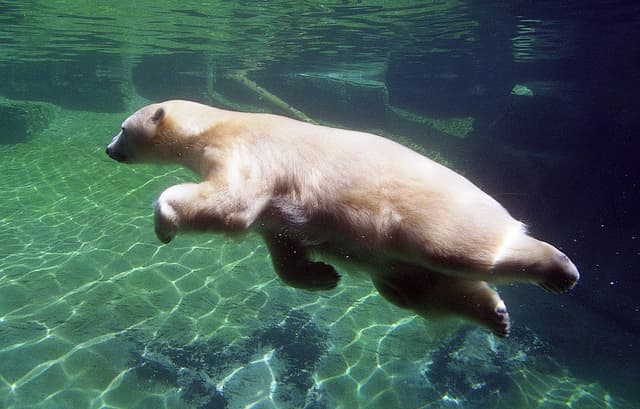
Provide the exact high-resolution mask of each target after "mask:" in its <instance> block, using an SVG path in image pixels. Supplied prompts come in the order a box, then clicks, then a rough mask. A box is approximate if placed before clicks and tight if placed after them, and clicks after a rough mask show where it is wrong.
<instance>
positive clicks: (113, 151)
mask: <svg viewBox="0 0 640 409" xmlns="http://www.w3.org/2000/svg"><path fill="white" fill-rule="evenodd" d="M106 153H107V155H109V157H110V158H111V159H114V160H117V161H118V162H126V161H127V158H126V156H125V155H123V154H122V153H121V152H119V151H118V150H116V149H113V148H112V147H111V146H107V150H106Z"/></svg>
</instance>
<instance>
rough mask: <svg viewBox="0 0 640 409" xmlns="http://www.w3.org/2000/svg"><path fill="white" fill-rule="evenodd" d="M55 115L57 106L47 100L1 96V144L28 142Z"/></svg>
mask: <svg viewBox="0 0 640 409" xmlns="http://www.w3.org/2000/svg"><path fill="white" fill-rule="evenodd" d="M54 116H55V108H54V107H53V105H51V104H48V103H46V102H35V101H13V100H9V99H6V98H0V129H2V134H0V144H13V143H21V142H26V141H27V140H28V138H29V136H31V135H32V134H34V133H36V132H39V131H41V130H43V129H44V128H46V127H47V126H48V125H49V123H50V122H51V120H52V119H53V118H54Z"/></svg>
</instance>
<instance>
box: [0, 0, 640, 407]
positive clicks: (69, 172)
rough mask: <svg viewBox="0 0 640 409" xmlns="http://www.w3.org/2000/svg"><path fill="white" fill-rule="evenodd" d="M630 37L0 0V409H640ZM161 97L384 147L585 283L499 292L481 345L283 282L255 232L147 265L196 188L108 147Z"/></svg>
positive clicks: (518, 23) (290, 12) (327, 8)
mask: <svg viewBox="0 0 640 409" xmlns="http://www.w3.org/2000/svg"><path fill="white" fill-rule="evenodd" d="M638 39H640V5H638V4H637V3H636V2H631V1H563V2H558V1H536V2H531V1H512V2H497V1H472V0H469V1H432V2H422V1H409V0H400V1H396V2H385V1H365V0H363V1H330V2H324V1H308V2H296V1H276V2H248V1H241V2H220V1H214V2H198V3H197V4H196V3H185V4H181V3H177V2H168V1H154V2H148V1H138V2H121V1H116V2H108V3H104V4H102V3H100V4H85V3H80V2H68V1H57V2H43V1H33V2H13V1H1V0H0V78H2V80H1V81H0V169H1V171H0V174H2V175H3V176H2V177H1V178H0V186H1V188H0V203H1V204H0V407H6V408H20V409H21V408H35V407H38V408H40V407H42V408H59V407H78V408H79V407H96V408H107V407H108V408H133V407H144V408H150V407H176V408H178V407H194V408H195V407H197V408H205V407H207V408H214V407H215V408H227V407H228V408H249V407H252V408H253V407H256V408H257V407H259V408H294V407H305V408H325V407H326V408H330V407H344V408H356V407H362V408H377V407H380V408H383V407H384V408H388V407H396V408H452V407H464V408H486V407H496V408H514V407H521V408H560V407H572V408H635V407H640V394H639V393H638V391H637V388H636V387H635V380H636V379H639V378H640V365H639V364H638V362H640V353H639V352H638V347H639V343H640V302H639V301H638V299H639V298H638V296H637V292H638V291H640V276H639V275H638V274H637V271H638V270H639V269H640V218H639V217H638V211H637V209H638V208H639V207H640V165H639V164H638V159H637V158H638V154H639V152H640V142H639V139H638V135H640V120H639V119H638V114H637V113H638V111H639V110H640V103H639V102H638V95H640V74H639V70H638V61H640V45H638ZM175 98H182V99H189V100H194V101H198V102H203V103H206V104H210V105H214V106H218V107H222V108H227V109H234V110H243V111H253V112H273V113H278V114H282V115H286V116H291V117H295V118H297V119H302V120H312V121H314V122H318V123H322V124H327V125H331V126H335V127H341V128H349V129H358V130H363V131H369V132H373V133H377V134H381V135H384V136H387V137H390V138H392V139H395V140H398V141H400V142H401V143H404V144H406V145H409V146H411V147H412V148H414V149H417V150H419V151H420V152H422V153H426V154H428V155H429V156H431V157H432V158H434V159H436V160H438V161H441V162H443V163H445V164H446V165H447V166H449V167H451V168H453V169H455V170H456V171H458V172H460V173H462V174H463V175H465V176H466V177H467V178H469V179H470V180H471V181H472V182H474V183H475V184H477V185H478V186H480V187H481V188H482V189H483V190H485V191H486V192H488V193H490V194H491V195H492V196H494V197H495V198H496V199H497V200H498V201H499V202H500V203H502V204H503V205H504V206H505V207H506V208H507V209H508V210H509V212H510V213H511V214H512V215H513V216H514V217H516V218H518V219H519V220H522V221H523V222H525V223H526V224H527V225H528V226H529V229H530V232H531V234H532V235H533V236H534V237H539V238H541V239H544V240H545V241H549V242H550V243H553V244H554V245H556V246H557V247H558V248H560V249H561V250H562V251H563V252H565V253H566V254H567V255H568V256H569V257H570V258H571V259H572V260H573V261H574V262H575V264H576V265H577V266H578V268H579V270H580V273H581V279H580V282H579V284H578V285H577V286H576V287H575V288H574V289H573V290H572V291H571V292H570V293H568V294H563V295H560V296H557V295H551V294H547V293H545V292H543V291H542V290H541V289H539V288H534V287H532V286H527V285H500V286H498V290H499V291H500V294H501V296H502V297H503V298H504V299H505V301H506V303H507V305H508V306H509V311H510V315H511V317H512V320H513V325H514V332H513V334H512V336H511V337H509V338H508V339H506V340H499V339H497V338H495V337H493V336H492V335H490V334H489V333H487V332H486V331H484V330H482V329H479V328H476V327H473V326H469V325H465V324H461V323H459V322H457V321H451V322H450V321H445V322H430V321H429V322H428V321H424V320H423V319H421V318H418V317H415V316H413V315H411V314H409V313H408V312H406V311H401V310H399V309H397V308H395V307H393V306H390V305H388V303H386V302H385V301H384V299H382V298H381V297H380V296H379V295H378V294H377V292H376V291H375V289H374V288H373V287H372V286H371V284H370V283H369V282H368V281H367V280H362V279H358V278H350V277H346V278H345V279H344V280H343V282H342V284H341V286H340V287H339V288H338V289H337V290H333V291H330V292H327V293H326V294H325V293H323V294H318V293H309V292H304V291H296V290H294V289H291V288H287V287H285V286H284V284H282V283H281V282H279V281H278V280H277V278H276V276H275V274H274V273H273V270H272V268H271V264H270V261H269V259H268V255H267V251H266V249H265V248H264V245H263V244H262V243H261V242H260V241H259V240H258V239H257V238H256V237H249V238H247V239H246V240H245V241H242V242H240V243H238V242H232V241H229V240H226V239H224V238H223V237H221V236H202V235H197V236H188V237H185V238H180V240H178V241H177V242H176V243H172V244H171V245H170V246H160V244H159V243H157V241H156V239H155V237H154V236H153V207H152V206H153V201H154V200H155V199H156V198H157V196H158V194H159V193H160V192H161V191H162V190H163V189H165V188H166V187H168V186H170V185H172V184H175V183H180V182H183V181H191V180H193V176H192V175H190V174H188V173H187V172H186V171H183V170H176V169H175V168H171V167H168V168H167V167H162V168H160V170H158V168H156V167H152V166H148V167H147V166H142V167H136V168H135V169H132V168H125V167H124V166H118V164H116V163H115V162H112V161H110V160H109V158H107V157H106V155H104V147H105V145H106V144H107V143H108V142H109V141H110V139H111V137H112V136H113V135H114V134H115V133H116V132H117V131H118V129H119V126H120V123H121V121H122V120H123V119H124V118H126V117H127V116H128V115H129V114H130V113H131V112H133V111H134V110H136V109H137V108H139V107H141V106H142V105H145V104H147V103H150V102H156V101H161V100H165V99H175ZM363 149H366V147H363Z"/></svg>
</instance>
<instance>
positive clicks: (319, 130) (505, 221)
mask: <svg viewBox="0 0 640 409" xmlns="http://www.w3.org/2000/svg"><path fill="white" fill-rule="evenodd" d="M107 154H108V155H109V156H110V157H111V158H113V159H115V160H117V161H120V162H124V163H162V162H164V163H167V162H170V163H177V164H181V165H184V166H186V167H187V168H189V169H191V170H192V171H193V172H195V173H196V174H198V175H200V177H201V178H202V182H201V183H184V184H179V185H176V186H172V187H170V188H168V189H166V190H165V191H164V192H162V194H161V195H160V197H159V199H158V201H157V203H156V207H155V231H156V234H157V236H158V238H159V239H160V241H161V242H163V243H168V242H170V241H171V240H172V239H173V238H174V237H175V235H176V234H177V233H178V232H188V231H211V232H223V233H227V234H237V233H243V232H247V231H254V232H256V233H258V234H259V235H260V236H261V237H262V238H263V239H264V241H265V243H266V245H267V248H268V249H269V253H270V255H271V260H272V263H273V267H274V269H275V271H276V272H277V274H278V275H279V277H280V278H281V279H282V281H283V282H284V283H286V284H288V285H291V286H293V287H298V288H303V289H308V290H328V289H332V288H334V287H336V285H337V284H338V281H339V279H340V276H339V275H338V273H337V272H336V269H335V268H334V267H333V266H334V265H336V266H340V268H341V269H347V270H348V269H352V270H355V271H359V272H364V273H366V275H367V276H368V277H369V278H370V279H371V280H372V281H373V284H374V285H375V287H376V288H377V289H378V291H379V292H380V294H382V296H383V297H384V298H386V299H387V300H389V301H390V302H392V303H393V304H396V305H397V306H399V307H402V308H406V309H409V310H412V311H414V312H415V313H417V314H419V315H421V316H424V317H426V318H432V317H439V316H457V317H460V318H463V319H466V320H470V321H473V322H476V323H478V324H480V325H482V326H484V327H486V328H488V329H489V330H491V331H492V332H493V333H494V334H496V335H498V336H501V337H504V336H507V335H508V333H509V326H510V323H509V315H508V313H507V308H506V306H505V304H504V302H503V301H502V300H501V298H500V296H499V295H498V293H497V292H496V291H495V290H494V289H493V288H492V287H491V286H490V285H489V284H488V283H504V282H515V281H518V282H531V283H535V284H538V285H540V286H541V287H542V288H544V289H545V290H548V291H551V292H554V293H561V292H565V291H567V290H569V289H571V288H572V287H573V286H574V285H575V283H576V282H577V281H578V278H579V273H578V270H577V269H576V267H575V266H574V264H573V263H572V262H571V261H570V260H569V258H567V256H565V255H564V254H563V253H562V252H560V251H559V250H557V249H556V248H555V247H553V246H551V245H550V244H547V243H545V242H543V241H539V240H536V239H534V238H532V237H530V236H529V235H527V232H526V229H525V226H524V225H523V224H522V223H521V222H519V221H517V220H515V219H514V218H513V217H511V216H510V215H509V213H508V212H507V211H506V210H505V209H504V208H503V207H502V206H501V205H500V204H499V203H498V202H497V201H495V200H494V199H493V198H491V197H490V196H489V195H487V194H486V193H484V192H483V191H481V190H480V189H479V188H477V187H476V186H475V185H473V184H472V183H471V182H469V181H468V180H467V179H466V178H464V177H463V176H461V175H459V174H457V173H455V172H454V171H452V170H450V169H448V168H446V167H444V166H442V165H440V164H438V163H436V162H434V161H432V160H430V159H428V158H426V157H424V156H422V155H420V154H418V153H416V152H414V151H412V150H410V149H409V148H407V147H405V146H403V145H400V144H398V143H395V142H393V141H391V140H388V139H385V138H383V137H380V136H376V135H373V134H369V133H364V132H356V131H350V130H343V129H335V128H330V127H325V126H319V125H314V124H310V123H305V122H300V121H296V120H293V119H289V118H286V117H282V116H277V115H271V114H255V113H241V112H232V111H227V110H222V109H217V108H213V107H209V106H206V105H202V104H198V103H195V102H189V101H180V100H173V101H166V102H162V103H158V104H153V105H148V106H146V107H143V108H141V109H140V110H139V111H137V112H135V113H134V114H133V115H131V116H130V117H129V118H127V119H126V120H125V121H124V122H123V123H122V128H121V131H120V132H119V133H118V134H117V135H116V136H115V137H114V138H113V140H112V141H111V143H110V144H109V145H108V146H107Z"/></svg>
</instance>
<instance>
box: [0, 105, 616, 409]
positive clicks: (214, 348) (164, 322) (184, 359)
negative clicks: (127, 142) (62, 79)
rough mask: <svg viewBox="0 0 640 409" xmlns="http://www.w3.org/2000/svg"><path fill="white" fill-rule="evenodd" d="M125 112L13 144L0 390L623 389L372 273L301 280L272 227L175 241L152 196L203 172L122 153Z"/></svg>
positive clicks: (434, 393) (499, 400) (266, 402)
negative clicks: (393, 288)
mask: <svg viewBox="0 0 640 409" xmlns="http://www.w3.org/2000/svg"><path fill="white" fill-rule="evenodd" d="M122 117H123V115H105V114H91V113H81V112H70V111H59V112H58V114H57V118H56V120H55V121H54V123H53V124H52V125H51V126H50V127H49V128H48V129H47V130H46V131H44V132H43V133H41V134H39V135H37V136H35V137H34V138H33V139H32V140H30V141H29V142H28V143H25V144H14V145H0V175H2V176H1V177H0V203H1V205H0V206H1V207H0V243H1V244H0V265H1V270H0V407H3V408H7V409H23V408H145V409H148V408H233V409H235V408H303V407H306V408H309V409H312V408H313V409H319V408H348V409H354V408H398V409H401V408H458V407H465V408H474V407H477V408H487V407H491V408H514V407H519V408H545V409H547V408H548V409H551V408H566V407H570V408H605V407H606V408H623V407H625V406H624V404H621V403H619V402H618V401H614V400H613V399H612V398H611V397H610V396H609V395H608V394H607V392H606V391H604V390H603V389H602V388H601V387H600V386H599V385H598V384H588V383H587V384H583V383H581V382H580V381H579V380H576V379H573V378H571V377H570V376H569V374H568V373H566V371H564V370H563V369H562V368H561V367H559V366H558V365H556V364H555V363H554V362H553V360H552V359H544V358H543V357H542V355H543V354H542V353H539V352H538V350H537V349H536V347H535V336H534V335H532V334H528V333H526V332H525V331H524V330H523V332H522V334H521V335H520V336H519V335H518V334H517V333H515V334H514V337H512V338H510V339H509V340H507V341H498V340H496V339H495V338H493V337H492V336H491V335H489V334H488V333H486V332H484V331H482V330H478V329H475V328H471V327H468V326H460V325H459V324H457V323H454V322H444V323H427V322H425V321H423V320H422V319H419V318H415V317H414V316H412V315H410V314H407V313H406V312H404V311H401V310H399V309H397V308H395V307H392V306H390V305H389V304H388V303H386V302H385V301H384V300H382V299H381V298H380V297H379V296H378V295H377V294H376V292H375V291H374V290H373V287H372V286H371V284H370V283H368V282H367V281H366V280H362V279H357V278H351V277H344V278H343V281H342V283H341V285H340V286H339V288H338V289H336V290H334V291H331V292H327V293H310V292H305V291H299V290H294V289H291V288H287V287H285V286H284V285H282V284H281V283H280V282H279V281H278V279H277V278H276V277H275V274H274V272H273V270H272V268H271V265H270V262H269V259H268V255H267V252H266V250H265V248H264V246H263V245H262V244H261V243H260V242H259V241H258V239H257V238H256V237H253V236H248V237H246V238H245V239H244V240H243V241H231V240H227V239H225V238H224V237H220V236H213V235H207V236H205V235H194V236H180V237H178V238H177V239H176V240H175V242H173V243H171V244H170V245H167V246H160V245H159V243H158V241H157V240H156V238H155V236H154V233H153V225H152V223H153V221H152V211H153V201H154V200H155V198H156V197H157V196H158V194H159V193H160V192H161V191H162V190H163V189H164V188H166V187H168V186H170V185H172V184H174V183H177V182H180V181H185V180H191V179H192V178H193V177H192V176H191V175H189V174H188V173H186V172H185V171H183V170H176V169H173V168H159V167H153V166H138V167H133V166H125V165H121V164H118V163H115V162H113V161H111V160H110V159H108V158H107V156H106V155H105V154H104V147H105V145H106V143H107V142H108V141H109V140H110V136H111V135H112V134H114V133H115V132H116V131H117V128H118V124H119V123H120V121H121V119H122ZM532 345H533V346H532Z"/></svg>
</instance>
